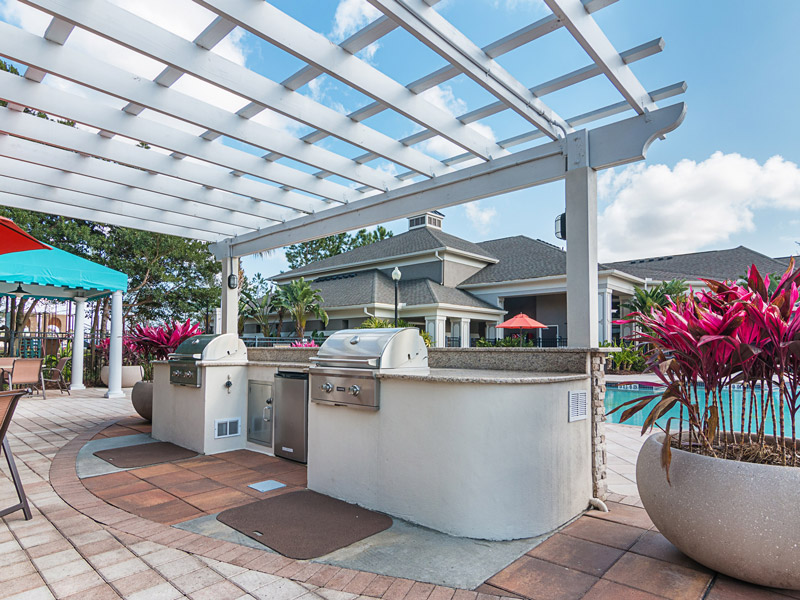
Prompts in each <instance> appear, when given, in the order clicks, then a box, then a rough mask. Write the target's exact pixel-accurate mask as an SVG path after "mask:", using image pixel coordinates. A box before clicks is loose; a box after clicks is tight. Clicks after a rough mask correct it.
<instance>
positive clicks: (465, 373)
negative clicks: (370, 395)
mask: <svg viewBox="0 0 800 600" xmlns="http://www.w3.org/2000/svg"><path fill="white" fill-rule="evenodd" d="M376 377H377V378H378V379H407V380H410V381H431V382H441V383H484V384H492V383H494V384H532V383H556V382H562V381H580V380H583V379H589V376H588V375H584V374H577V373H531V372H530V371H501V370H499V369H431V370H430V373H428V374H427V375H423V374H420V373H403V372H402V371H391V372H385V373H377V374H376Z"/></svg>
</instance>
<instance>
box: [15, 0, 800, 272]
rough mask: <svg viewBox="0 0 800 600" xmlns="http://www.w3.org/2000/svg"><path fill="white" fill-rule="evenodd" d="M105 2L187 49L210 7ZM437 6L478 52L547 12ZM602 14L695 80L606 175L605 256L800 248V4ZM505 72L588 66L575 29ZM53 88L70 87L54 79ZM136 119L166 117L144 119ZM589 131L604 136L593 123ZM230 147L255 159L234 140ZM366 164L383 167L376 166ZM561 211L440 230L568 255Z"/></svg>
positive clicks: (498, 131)
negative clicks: (673, 113) (649, 141)
mask: <svg viewBox="0 0 800 600" xmlns="http://www.w3.org/2000/svg"><path fill="white" fill-rule="evenodd" d="M112 1H113V2H115V3H117V4H120V5H122V6H123V7H124V8H126V9H127V10H130V11H132V12H135V13H137V14H140V15H141V16H145V17H146V18H150V19H152V20H154V21H156V22H158V23H159V24H160V25H161V26H164V27H167V28H168V29H171V30H173V31H174V32H175V33H178V34H179V35H183V36H184V37H187V38H189V39H191V38H192V37H193V36H194V35H196V34H197V33H198V32H199V31H200V30H202V29H203V27H204V26H205V25H206V24H207V23H208V22H209V20H210V17H209V14H208V13H207V12H205V10H204V9H201V8H200V7H199V6H197V5H196V4H194V3H192V2H190V1H189V0H172V1H171V2H169V3H164V2H163V1H160V0H135V1H134V0H112ZM272 3H273V4H275V5H276V6H278V7H279V8H280V9H282V10H284V11H285V12H287V13H288V14H290V15H291V16H293V17H295V18H296V19H298V20H300V21H301V22H303V23H304V24H306V25H307V26H309V27H311V28H312V29H314V30H316V31H318V32H320V33H323V34H324V35H326V36H328V37H329V38H330V39H332V40H334V41H337V42H338V41H340V40H341V39H342V37H346V36H347V35H349V34H350V33H352V32H353V31H355V29H356V28H358V27H359V26H363V25H364V24H365V23H367V22H368V21H369V20H370V19H371V18H374V16H375V13H374V9H371V7H369V5H367V4H366V2H365V0H272ZM437 10H439V11H440V12H441V14H442V15H443V16H444V17H445V18H446V19H448V20H449V21H450V22H452V23H453V24H454V25H455V26H456V27H458V28H459V29H461V30H462V31H463V32H464V33H466V34H467V35H468V36H469V37H470V38H471V39H472V40H473V41H475V42H476V43H478V44H479V45H484V44H487V43H489V42H491V41H494V40H496V39H497V38H500V37H502V36H504V35H506V34H508V33H511V32H513V31H515V30H517V29H518V28H520V27H522V26H523V25H526V24H528V23H532V22H534V21H535V20H537V19H539V18H541V17H542V16H545V15H546V14H548V11H547V9H546V7H545V6H544V4H543V3H542V2H541V0H443V1H442V2H440V3H439V4H438V5H437ZM594 17H595V19H596V20H597V21H598V23H599V24H600V26H601V27H602V28H603V29H604V31H605V32H606V34H607V35H608V37H609V39H610V40H611V41H612V43H613V44H614V45H615V47H616V48H617V49H618V50H620V51H622V50H625V49H628V48H631V47H633V46H636V45H638V44H641V43H644V42H647V41H649V40H652V39H654V38H657V37H663V38H664V40H665V42H666V48H665V50H664V51H663V52H662V53H660V54H657V55H655V56H652V57H649V58H647V59H644V60H642V61H640V62H637V63H635V64H633V65H632V69H633V71H634V73H635V74H636V75H637V77H639V79H640V80H641V81H642V83H643V84H644V86H645V87H646V88H647V89H648V90H653V89H657V88H660V87H663V86H666V85H669V84H672V83H676V82H678V81H682V80H685V81H686V82H687V84H688V92H687V93H686V94H685V95H683V96H679V97H676V98H672V99H668V100H665V101H661V102H660V103H659V104H660V105H661V106H665V105H668V104H672V103H674V102H678V101H685V102H686V103H687V104H688V115H687V118H686V120H685V122H684V123H683V125H682V126H681V127H680V128H679V129H678V130H677V131H675V132H673V133H672V134H670V135H669V136H668V137H667V139H666V140H664V141H661V140H657V141H656V142H655V143H654V144H653V145H652V146H651V148H650V152H649V155H648V158H647V161H645V162H644V163H639V164H637V165H633V166H629V167H627V168H619V169H616V170H614V171H607V172H604V173H602V174H601V176H600V184H599V192H600V217H599V222H600V258H601V260H619V259H624V258H636V257H642V256H652V255H660V254H669V253H680V252H691V251H696V250H704V249H712V248H725V247H732V246H736V245H739V244H743V245H747V246H750V247H752V248H754V249H756V250H758V251H761V252H764V253H766V254H770V255H773V256H777V255H786V254H789V253H792V252H794V251H795V250H796V244H795V243H794V242H795V240H800V235H796V234H795V232H796V231H797V230H798V225H800V171H799V170H798V168H797V164H798V162H800V149H798V145H797V142H796V135H797V132H798V131H799V130H800V127H798V126H799V125H800V115H799V113H798V111H797V106H796V104H797V98H798V96H799V94H798V92H800V89H798V88H800V77H798V75H800V73H798V70H799V68H798V64H797V60H796V57H797V56H800V39H799V37H798V36H797V33H796V24H797V23H800V2H793V1H790V0H766V1H763V2H745V1H742V0H739V1H734V2H726V3H721V2H711V1H705V2H697V0H694V1H692V0H670V1H668V2H665V1H661V2H642V1H636V0H620V1H619V2H617V3H615V4H613V5H612V6H610V7H608V8H605V9H603V10H601V11H599V12H597V13H595V14H594ZM0 19H3V20H6V21H8V22H11V23H13V24H15V25H17V26H21V27H23V28H25V29H28V30H30V31H34V32H36V33H38V34H41V32H42V31H43V29H44V27H46V24H47V22H48V19H47V18H45V17H44V16H43V15H41V14H39V13H37V11H33V9H29V8H27V7H26V6H24V5H22V4H20V3H19V2H18V1H17V0H0ZM67 43H68V44H70V45H73V46H74V47H80V48H81V49H83V50H84V51H87V52H93V53H97V52H103V53H104V55H106V56H109V57H110V58H109V60H111V59H114V60H115V62H118V64H119V63H120V62H121V63H122V64H124V65H125V66H127V67H128V68H130V69H131V70H133V71H135V72H137V73H138V74H141V75H142V76H147V77H152V76H153V75H154V74H155V73H157V72H158V71H159V70H160V65H158V64H151V63H149V62H148V61H141V60H138V59H137V58H136V57H133V56H131V55H130V54H129V53H127V51H124V52H123V51H121V50H120V49H119V48H116V49H114V48H110V47H108V42H103V41H101V40H99V39H94V38H93V36H91V34H78V33H74V34H73V35H72V36H71V37H70V40H69V41H68V42H67ZM215 51H216V52H219V53H220V54H223V55H224V56H226V57H228V58H230V59H231V60H234V61H235V62H239V63H240V64H246V65H247V66H248V67H249V68H251V69H253V70H255V71H258V72H260V73H262V74H264V75H265V76H267V77H269V78H271V79H273V80H276V81H280V80H282V79H283V78H285V77H287V76H288V75H290V74H292V73H293V72H294V71H296V70H297V69H298V68H299V67H300V66H302V64H301V63H300V62H299V61H298V60H297V59H295V58H293V57H291V56H289V55H288V54H286V53H284V52H283V51H280V50H277V49H275V48H273V47H271V46H269V45H268V44H266V43H264V42H263V41H260V40H258V39H256V38H255V37H254V36H252V35H249V34H243V33H241V32H238V31H237V32H235V33H234V34H233V35H231V36H229V38H228V39H226V40H225V41H224V42H223V43H222V44H220V46H218V47H217V48H216V49H215ZM362 56H364V57H365V58H366V59H367V60H368V61H369V62H370V63H371V64H372V65H373V66H375V67H376V68H378V69H379V70H381V71H383V72H385V73H387V74H389V75H391V76H392V77H394V78H396V79H397V80H398V81H400V82H401V83H404V84H406V83H409V82H411V81H413V80H415V79H417V78H418V77H421V76H423V75H425V74H427V73H429V72H431V71H433V70H435V69H436V68H438V67H440V66H443V65H444V61H443V59H441V58H439V57H438V56H437V55H435V54H434V53H433V52H431V51H430V50H428V49H427V48H425V47H424V46H423V45H422V44H420V43H419V42H417V41H416V40H415V39H413V38H412V37H411V36H410V35H409V34H408V33H406V32H405V31H403V30H399V29H398V30H395V31H394V32H392V33H391V34H389V35H388V36H386V37H385V38H382V39H381V40H380V42H379V43H378V44H377V45H375V46H373V47H371V48H369V49H368V50H367V51H366V52H365V53H362ZM499 62H500V64H501V65H503V66H504V67H505V68H506V69H507V70H509V71H510V72H511V73H512V74H513V75H514V76H516V77H517V78H518V79H519V80H520V81H522V82H523V83H524V84H526V85H528V86H531V85H534V84H536V83H540V82H544V81H546V80H548V79H550V78H552V77H555V76H558V75H561V74H563V73H566V72H568V71H570V70H572V69H575V68H578V67H582V66H584V65H586V64H588V63H589V59H588V57H587V56H586V55H585V53H584V52H583V51H582V50H581V48H580V47H579V46H578V45H577V43H575V41H574V40H573V39H572V38H571V37H570V36H569V35H568V34H567V33H566V31H564V30H560V31H557V32H555V33H553V34H550V35H548V36H545V37H544V38H542V39H539V40H536V41H534V42H533V43H531V44H528V45H526V46H524V47H523V48H520V49H517V50H514V51H512V52H511V53H509V54H507V55H505V56H503V57H501V58H500V59H499ZM45 83H46V84H50V85H60V86H62V87H68V86H69V85H71V84H68V83H66V82H61V81H58V80H56V79H55V78H52V77H48V78H47V79H46V80H45ZM176 88H180V89H182V91H185V92H187V93H197V94H202V95H204V96H205V97H207V98H211V99H212V100H213V101H215V102H217V103H218V104H219V105H220V106H225V107H230V109H231V110H235V109H237V108H239V106H240V105H241V104H239V105H237V102H240V101H241V99H236V98H231V97H229V96H226V95H225V94H221V93H217V91H215V90H209V89H208V87H207V86H206V84H201V83H200V82H197V81H196V80H195V81H192V80H191V79H190V78H187V77H184V78H182V80H180V81H179V82H178V84H176ZM299 91H300V92H301V93H304V94H307V95H309V96H312V97H314V98H315V99H317V100H318V101H320V102H322V103H324V104H326V105H328V106H330V107H332V108H334V109H336V110H340V111H345V112H349V111H351V110H354V109H356V108H358V107H360V106H363V105H364V104H366V103H367V102H369V99H368V98H366V97H365V96H363V95H362V94H360V93H359V92H356V91H354V90H352V89H349V88H346V87H345V86H343V85H342V84H340V83H339V82H337V81H336V80H335V79H333V78H331V77H327V76H323V77H320V78H318V79H317V80H315V82H314V83H313V84H312V85H307V86H305V87H303V88H301V90H299ZM426 97H427V98H428V99H429V100H430V101H432V102H434V103H435V104H437V105H438V106H440V107H442V108H444V109H445V110H449V111H451V112H452V113H453V114H455V115H459V114H463V113H464V112H466V111H468V110H472V109H474V108H477V107H479V106H482V105H484V104H487V103H489V102H490V101H491V99H490V97H489V96H488V94H487V93H486V92H485V91H483V90H482V89H481V88H479V87H478V86H477V85H476V84H474V83H473V82H471V81H470V80H468V79H467V78H466V77H464V76H460V77H458V78H456V79H453V80H451V81H449V82H446V83H445V84H442V85H440V86H439V87H438V88H435V89H434V90H432V91H431V92H430V93H429V94H428V95H427V96H426ZM620 98H621V97H620V96H619V94H618V93H617V92H616V90H614V89H613V87H612V86H611V85H610V83H608V82H607V81H606V80H605V79H604V78H595V79H593V80H591V81H589V82H584V83H582V84H579V85H577V86H573V87H571V88H568V89H567V90H565V91H561V92H557V93H555V94H552V95H548V96H545V98H544V100H545V101H546V102H547V103H548V104H549V105H551V106H552V107H553V108H554V109H555V110H556V111H557V112H558V113H559V114H561V115H562V116H564V117H571V116H574V115H576V114H580V113H582V112H586V111H589V110H592V109H595V108H598V107H601V106H604V105H606V104H610V103H613V102H617V101H618V100H620ZM109 103H112V104H113V102H112V101H110V100H109ZM629 114H632V113H629ZM142 118H153V119H158V118H159V116H158V115H152V114H149V113H148V112H147V111H146V112H145V113H143V115H142ZM257 119H258V120H262V122H267V123H269V124H271V125H273V126H276V127H282V128H285V129H287V130H289V131H292V132H293V133H297V134H303V133H304V132H305V131H307V128H303V127H297V126H294V125H292V124H291V123H288V122H287V121H286V120H283V119H281V118H275V117H272V116H269V115H266V114H262V115H260V116H259V117H257ZM367 124H369V125H371V126H373V127H375V128H376V129H379V130H381V131H383V132H385V133H387V134H390V135H392V136H395V137H402V136H404V135H408V134H410V133H412V132H414V131H415V126H414V125H413V124H412V123H411V122H409V121H407V120H405V119H404V118H402V117H399V116H397V115H394V116H393V115H392V114H390V113H384V114H382V115H380V116H378V117H374V118H372V119H370V120H368V121H367ZM593 126H596V124H590V125H589V127H593ZM480 127H481V128H482V132H483V133H485V134H486V135H490V136H493V137H494V138H495V139H497V140H501V139H504V138H506V137H510V136H511V135H514V134H516V133H519V132H521V131H527V130H528V129H529V127H528V126H526V125H525V123H524V122H522V120H521V119H520V118H519V117H517V116H516V115H513V114H509V111H506V112H505V113H502V114H501V115H496V116H494V117H491V118H489V119H486V120H484V121H481V122H480ZM222 143H230V144H232V145H236V146H238V147H241V148H242V149H244V150H246V151H251V152H256V151H257V149H255V148H248V147H246V146H243V145H241V144H236V143H234V142H230V141H226V140H222ZM321 144H322V145H323V146H325V147H327V148H330V149H331V150H336V151H340V152H342V153H344V154H347V155H348V156H355V155H357V154H358V153H360V151H359V150H358V149H356V148H354V147H352V146H349V145H347V144H344V143H342V142H337V141H335V140H331V139H327V140H325V141H323V142H322V143H321ZM423 149H424V150H425V151H427V152H429V153H431V154H434V155H436V156H437V157H439V158H444V157H445V156H447V155H448V151H450V150H451V149H450V148H448V146H447V144H446V143H442V142H441V141H438V142H437V141H432V142H430V143H428V144H426V145H425V146H424V147H423ZM451 153H452V154H455V153H457V152H451ZM262 154H263V152H262ZM371 164H372V166H375V167H381V168H390V165H386V164H385V163H381V162H380V161H374V162H373V163H371ZM292 166H297V165H296V164H294V163H293V164H292ZM563 208H564V200H563V183H555V184H551V185H547V186H541V187H538V188H533V189H529V190H524V191H521V192H516V193H514V194H508V195H505V196H499V197H496V198H491V199H486V200H483V201H481V202H479V203H474V204H472V205H464V206H457V207H452V208H450V209H446V210H444V211H443V212H444V213H445V214H446V219H445V223H444V227H445V230H446V231H448V232H450V233H453V234H455V235H459V236H462V237H464V238H467V239H471V240H473V241H481V240H485V239H492V238H497V237H504V236H512V235H527V236H530V237H534V238H540V239H543V240H546V241H549V242H551V243H558V244H562V242H559V241H558V240H556V239H555V237H554V235H553V220H554V218H555V217H556V215H557V214H559V213H560V212H562V211H563ZM386 225H387V226H388V227H389V228H390V229H392V230H393V231H394V232H395V233H400V232H402V231H405V230H406V222H405V220H403V221H395V222H391V223H387V224H386ZM244 266H245V270H246V272H247V273H248V274H253V273H255V272H257V271H260V272H262V273H263V274H265V275H272V274H274V273H277V272H278V271H280V270H282V269H285V259H284V258H283V253H282V252H281V251H276V252H274V253H273V254H272V255H270V256H267V257H263V258H259V257H248V258H246V259H245V260H244Z"/></svg>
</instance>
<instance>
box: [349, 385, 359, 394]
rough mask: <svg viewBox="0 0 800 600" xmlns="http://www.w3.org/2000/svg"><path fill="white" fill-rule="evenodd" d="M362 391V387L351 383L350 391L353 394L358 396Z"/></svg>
mask: <svg viewBox="0 0 800 600" xmlns="http://www.w3.org/2000/svg"><path fill="white" fill-rule="evenodd" d="M360 392H361V388H360V387H358V386H357V385H351V386H350V393H351V394H353V396H358V394H359V393H360Z"/></svg>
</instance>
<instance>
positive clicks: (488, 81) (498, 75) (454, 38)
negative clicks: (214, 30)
mask: <svg viewBox="0 0 800 600" xmlns="http://www.w3.org/2000/svg"><path fill="white" fill-rule="evenodd" d="M195 1H197V0H195ZM368 2H369V3H370V4H372V5H373V6H375V7H376V8H377V9H379V10H381V11H382V12H383V13H384V14H386V15H387V16H389V17H391V18H392V19H394V20H395V21H397V22H398V23H400V25H401V26H402V27H403V28H404V29H405V30H406V31H408V32H409V33H411V34H412V35H413V36H414V37H416V38H417V39H418V40H419V41H421V42H422V43H423V44H425V45H426V46H428V47H429V48H430V49H431V50H433V51H434V52H436V53H437V54H439V55H440V56H441V57H442V58H444V59H445V60H447V61H448V62H449V63H450V64H452V65H454V66H457V67H458V68H459V69H460V70H461V71H462V72H463V73H464V74H465V75H467V76H468V77H470V78H471V79H472V80H473V81H475V82H476V83H477V84H478V85H480V86H481V87H483V88H484V89H485V90H486V91H487V92H489V93H490V94H492V95H493V96H495V97H496V98H497V99H498V100H500V101H501V102H503V103H504V104H505V105H506V106H507V107H508V108H510V109H511V110H513V111H514V112H516V113H517V114H518V115H520V116H521V117H522V118H523V119H526V120H527V121H528V122H530V123H532V124H533V125H535V126H536V127H537V128H539V129H541V130H542V132H544V133H545V135H547V136H548V137H550V138H551V139H554V140H555V139H558V138H560V137H565V136H566V135H567V133H568V131H569V125H568V124H567V123H566V121H564V119H562V118H561V117H560V116H558V115H557V114H556V113H555V112H554V111H553V110H552V109H551V108H550V107H549V106H547V105H546V104H545V103H544V102H542V101H541V100H539V99H538V98H536V96H534V95H533V94H531V92H530V91H529V90H528V89H527V88H526V87H525V86H524V85H522V84H521V83H520V82H519V81H518V80H517V79H516V78H514V77H513V76H512V75H511V74H510V73H509V72H508V71H506V70H505V69H504V68H503V67H501V66H500V64H499V63H497V62H496V61H494V60H493V59H492V58H491V57H490V56H488V55H487V54H486V53H485V52H484V51H483V50H481V49H480V48H478V46H476V45H475V44H474V43H472V41H471V40H470V39H469V38H468V37H467V36H465V35H464V34H463V33H461V32H460V31H459V30H458V29H456V28H455V27H454V26H453V25H452V24H450V23H449V22H448V21H447V20H446V19H444V17H442V16H441V15H440V14H439V13H438V12H436V11H435V10H434V9H432V8H431V7H429V6H428V5H427V4H425V3H424V2H422V0H368Z"/></svg>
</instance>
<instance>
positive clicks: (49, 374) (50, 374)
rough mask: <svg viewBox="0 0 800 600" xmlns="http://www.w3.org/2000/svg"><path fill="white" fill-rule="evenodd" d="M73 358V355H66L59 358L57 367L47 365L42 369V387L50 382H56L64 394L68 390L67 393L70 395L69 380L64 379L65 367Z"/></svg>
mask: <svg viewBox="0 0 800 600" xmlns="http://www.w3.org/2000/svg"><path fill="white" fill-rule="evenodd" d="M71 360H72V358H71V357H69V356H65V357H63V358H60V359H58V364H56V366H55V367H45V368H44V369H42V388H44V386H46V385H47V383H48V382H49V383H55V384H56V385H58V389H59V390H60V391H61V393H62V394H63V393H64V392H67V395H68V396H70V395H71V394H70V393H69V385H68V384H67V380H66V379H64V367H66V366H67V363H68V362H69V361H71Z"/></svg>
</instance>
